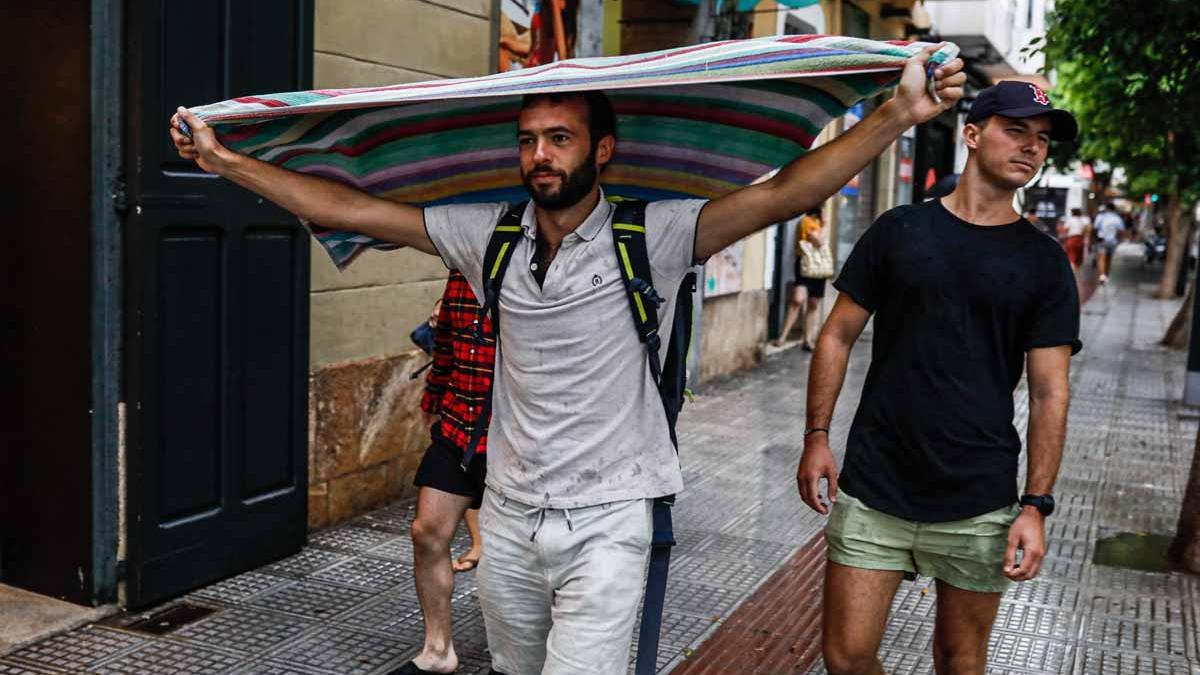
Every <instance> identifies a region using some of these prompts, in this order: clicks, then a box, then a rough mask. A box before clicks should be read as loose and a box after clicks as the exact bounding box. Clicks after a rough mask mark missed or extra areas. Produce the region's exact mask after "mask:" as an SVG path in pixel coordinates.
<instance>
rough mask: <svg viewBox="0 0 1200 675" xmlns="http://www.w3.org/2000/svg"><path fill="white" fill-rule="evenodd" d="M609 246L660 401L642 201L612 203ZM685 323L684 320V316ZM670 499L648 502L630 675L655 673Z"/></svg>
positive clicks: (670, 533)
mask: <svg viewBox="0 0 1200 675" xmlns="http://www.w3.org/2000/svg"><path fill="white" fill-rule="evenodd" d="M614 201H615V203H616V209H617V210H616V213H614V214H613V225H612V227H613V247H614V248H615V249H616V253H617V265H618V266H619V267H620V268H621V279H622V280H623V281H624V282H625V294H626V295H627V296H628V297H629V309H630V312H631V314H632V316H633V324H634V326H635V327H636V328H637V335H638V340H640V341H641V342H642V343H643V344H645V345H646V361H647V363H648V364H649V367H650V375H651V376H652V377H653V378H654V384H655V386H656V387H658V391H659V395H660V396H661V397H663V404H664V407H665V406H666V403H667V401H666V397H665V392H664V390H663V385H664V382H663V370H662V363H661V361H660V359H659V354H658V351H659V347H660V346H661V345H662V338H661V337H660V336H659V333H658V306H659V305H661V304H662V302H663V299H662V297H661V296H659V294H658V292H657V291H655V290H654V277H653V276H652V274H651V269H650V255H649V253H648V251H647V248H646V202H643V201H640V200H635V199H621V200H614ZM689 318H690V317H689ZM668 425H669V426H670V428H671V440H672V442H674V440H675V429H674V426H675V425H674V417H673V416H672V415H670V412H669V411H668ZM674 503H675V496H674V495H670V496H667V497H660V498H658V499H655V500H654V510H653V516H654V534H653V538H652V539H651V541H650V567H649V570H648V572H647V575H646V591H645V593H646V595H645V599H644V601H643V604H642V625H641V627H640V628H639V629H638V655H637V662H636V664H635V665H634V673H635V675H653V673H654V672H655V671H656V670H657V669H658V636H659V633H660V632H661V629H662V613H663V604H664V603H665V601H666V595H667V573H668V571H669V570H670V566H671V547H672V546H674V545H675V532H674V527H673V524H672V522H671V506H672V505H673V504H674Z"/></svg>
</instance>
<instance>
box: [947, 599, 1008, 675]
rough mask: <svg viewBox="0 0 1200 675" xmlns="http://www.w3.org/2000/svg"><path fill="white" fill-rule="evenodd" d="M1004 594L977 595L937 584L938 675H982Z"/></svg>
mask: <svg viewBox="0 0 1200 675" xmlns="http://www.w3.org/2000/svg"><path fill="white" fill-rule="evenodd" d="M1001 596H1002V594H1001V593H976V592H974V591H965V590H963V589H961V588H955V587H954V586H951V585H950V584H948V583H946V582H944V581H941V580H940V579H939V580H938V582H937V622H936V623H935V624H934V628H933V665H934V669H935V670H936V672H937V674H938V675H983V673H984V671H985V669H986V668H987V651H988V638H989V636H990V635H991V633H992V623H993V622H994V621H995V620H996V612H997V610H999V609H1000V598H1001Z"/></svg>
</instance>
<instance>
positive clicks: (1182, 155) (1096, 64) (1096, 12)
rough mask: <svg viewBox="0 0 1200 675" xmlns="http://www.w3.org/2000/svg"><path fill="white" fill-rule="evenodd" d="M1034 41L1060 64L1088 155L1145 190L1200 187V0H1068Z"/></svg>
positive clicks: (1063, 94) (1061, 94) (1066, 100)
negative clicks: (1119, 168)
mask: <svg viewBox="0 0 1200 675" xmlns="http://www.w3.org/2000/svg"><path fill="white" fill-rule="evenodd" d="M1027 49H1030V50H1031V52H1032V51H1039V50H1040V51H1042V52H1043V53H1044V54H1045V55H1046V59H1047V64H1048V67H1051V66H1052V67H1053V68H1055V69H1056V70H1057V75H1058V82H1057V86H1056V92H1055V93H1056V95H1057V98H1058V100H1059V101H1060V102H1061V104H1062V105H1064V107H1066V108H1068V109H1069V110H1071V111H1072V112H1073V113H1075V116H1076V117H1077V118H1078V119H1079V123H1080V128H1081V137H1080V142H1079V147H1078V153H1079V155H1080V156H1081V157H1083V158H1086V159H1103V160H1106V161H1108V162H1110V163H1112V164H1115V165H1119V166H1123V167H1125V169H1126V171H1127V172H1128V173H1129V174H1130V176H1131V179H1132V180H1133V182H1134V184H1136V185H1138V186H1139V187H1141V188H1145V189H1149V188H1151V187H1153V188H1155V190H1156V191H1160V192H1169V189H1168V188H1169V187H1170V186H1172V185H1178V186H1179V187H1180V189H1181V190H1183V191H1192V190H1196V189H1197V186H1200V143H1198V142H1197V131H1196V129H1197V128H1200V2H1194V1H1192V0H1157V1H1155V2H1142V3H1131V2H1128V1H1126V0H1059V1H1058V2H1057V3H1056V4H1055V9H1054V12H1053V14H1052V15H1051V16H1050V17H1049V20H1048V23H1047V31H1046V39H1045V40H1044V41H1042V42H1038V43H1036V44H1035V43H1033V42H1031V43H1030V45H1028V46H1027ZM1022 51H1023V52H1024V50H1022ZM1169 138H1170V139H1172V140H1170V141H1168V139H1169ZM1176 178H1177V179H1178V182H1177V183H1176V182H1175V179H1176Z"/></svg>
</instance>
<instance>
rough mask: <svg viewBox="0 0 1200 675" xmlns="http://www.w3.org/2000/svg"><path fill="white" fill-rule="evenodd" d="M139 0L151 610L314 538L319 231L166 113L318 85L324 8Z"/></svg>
mask: <svg viewBox="0 0 1200 675" xmlns="http://www.w3.org/2000/svg"><path fill="white" fill-rule="evenodd" d="M132 5H133V6H134V8H133V10H132V11H133V15H132V16H131V17H130V26H129V34H130V49H129V54H130V61H129V62H130V67H131V72H130V86H129V91H130V92H131V100H130V102H129V105H128V110H129V111H130V115H129V118H130V127H129V129H128V130H127V134H128V136H129V138H130V142H129V143H128V146H127V147H129V149H130V152H129V155H128V157H127V165H128V167H129V175H130V188H131V201H132V203H133V205H134V208H133V209H132V212H131V214H130V216H129V217H128V219H127V222H126V230H127V232H126V242H127V251H126V255H127V260H128V265H127V269H128V275H129V276H128V278H127V289H128V294H129V295H128V299H127V306H128V307H129V309H130V311H129V312H128V313H127V316H128V317H129V322H130V325H129V329H128V330H127V335H128V336H129V338H128V339H129V343H128V345H127V349H126V352H127V354H128V356H129V358H128V370H127V373H126V379H127V399H128V404H129V405H128V409H129V414H128V421H129V424H128V434H127V446H128V457H129V477H128V481H127V485H128V491H129V507H130V509H131V517H130V518H129V519H128V522H129V523H130V525H129V527H130V531H129V532H128V535H129V541H130V560H129V582H130V583H129V598H130V604H131V605H132V606H144V605H148V604H152V603H154V602H158V601H160V600H163V599H165V598H168V597H171V596H173V595H178V594H181V593H184V592H187V591H189V590H191V589H193V588H195V587H196V586H198V585H201V584H204V583H207V582H210V581H213V580H216V579H219V578H222V577H225V576H229V575H232V574H236V573H238V572H241V571H244V570H246V569H251V568H253V567H257V566H259V565H261V564H263V563H265V562H267V561H269V560H272V559H274V558H278V557H280V556H283V555H287V554H288V553H291V552H294V551H296V550H298V549H299V548H300V546H302V545H303V542H304V536H305V530H306V527H307V513H306V510H307V483H308V449H307V445H306V444H307V434H306V433H305V429H306V425H307V420H306V414H307V413H306V411H307V397H308V391H307V386H308V290H309V267H308V265H309V261H308V252H309V244H308V236H307V234H306V233H305V232H304V231H303V229H302V228H301V227H300V226H299V224H298V223H297V222H296V219H295V218H294V217H292V216H290V215H289V214H287V213H284V212H283V211H281V210H280V209H278V208H276V207H275V206H273V205H271V204H269V203H265V202H264V201H263V200H261V199H259V198H258V197H256V196H255V195H253V194H251V193H249V192H247V191H245V190H242V189H241V188H238V187H237V186H235V185H233V184H231V183H229V182H227V181H224V180H221V179H218V178H215V177H212V176H208V175H206V174H204V173H203V172H202V171H200V170H199V169H198V168H197V167H196V166H195V165H194V164H191V163H188V162H183V161H181V160H179V158H178V156H177V155H176V154H175V153H174V151H173V146H172V145H171V143H170V140H169V137H168V134H167V121H168V118H169V117H170V115H171V113H172V111H174V109H175V108H176V106H178V105H188V106H191V105H198V104H202V103H209V102H213V101H216V100H221V99H227V98H233V97H236V96H243V95H247V94H254V93H263V92H276V91H287V90H296V89H307V88H311V59H312V38H311V35H312V30H311V29H312V8H311V6H310V4H309V2H308V0H255V2H253V3H249V2H230V1H225V2H219V1H213V0H209V1H203V2H200V1H198V2H190V3H175V2H171V3H167V2H166V1H165V0H158V1H155V2H143V3H132ZM168 8H169V11H168Z"/></svg>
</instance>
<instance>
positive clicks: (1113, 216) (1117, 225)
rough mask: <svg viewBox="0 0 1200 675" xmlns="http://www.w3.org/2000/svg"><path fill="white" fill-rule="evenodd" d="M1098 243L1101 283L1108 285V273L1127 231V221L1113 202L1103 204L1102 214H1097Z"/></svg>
mask: <svg viewBox="0 0 1200 675" xmlns="http://www.w3.org/2000/svg"><path fill="white" fill-rule="evenodd" d="M1095 229H1096V243H1097V244H1099V246H1098V247H1097V253H1098V255H1099V258H1100V283H1101V284H1102V285H1103V284H1107V283H1108V271H1109V269H1110V268H1111V267H1112V257H1113V254H1114V253H1116V252H1117V244H1119V243H1120V241H1121V233H1122V232H1124V231H1125V220H1124V219H1123V218H1121V214H1119V213H1117V208H1116V207H1115V206H1113V204H1112V202H1108V203H1107V204H1103V205H1102V206H1101V207H1100V213H1098V214H1096V228H1095Z"/></svg>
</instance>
